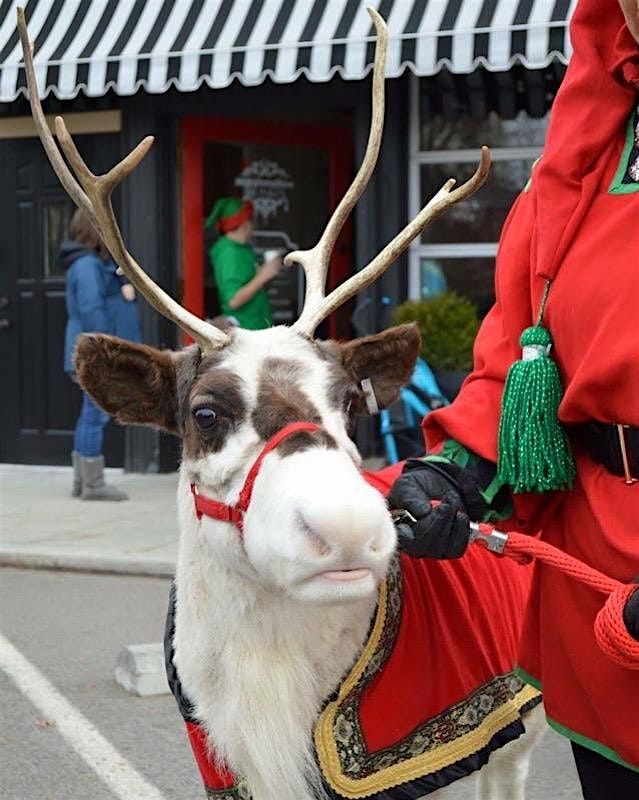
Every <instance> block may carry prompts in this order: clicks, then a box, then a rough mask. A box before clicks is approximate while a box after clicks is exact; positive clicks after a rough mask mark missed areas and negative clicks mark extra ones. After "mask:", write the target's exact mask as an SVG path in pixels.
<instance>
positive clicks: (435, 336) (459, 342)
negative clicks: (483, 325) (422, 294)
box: [394, 292, 479, 370]
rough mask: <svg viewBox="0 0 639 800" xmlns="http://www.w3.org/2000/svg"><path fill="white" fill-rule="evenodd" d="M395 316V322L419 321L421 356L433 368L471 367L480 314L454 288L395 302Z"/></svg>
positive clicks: (464, 368)
mask: <svg viewBox="0 0 639 800" xmlns="http://www.w3.org/2000/svg"><path fill="white" fill-rule="evenodd" d="M394 319H395V322H396V323H398V324H402V323H405V322H416V323H417V324H418V325H419V330H420V333H421V335H422V356H423V358H424V359H425V360H426V361H427V362H428V364H429V366H431V367H432V368H433V369H451V370H453V369H459V370H470V369H471V368H472V365H473V342H474V341H475V336H476V335H477V331H478V329H479V317H478V316H477V309H476V307H475V306H474V305H473V303H471V301H470V300H467V299H466V298H465V297H461V296H460V295H458V294H456V293H455V292H444V293H443V294H440V295H438V296H437V297H432V298H430V299H428V300H417V301H414V300H409V301H408V302H406V303H402V305H400V306H397V308H396V309H395V312H394Z"/></svg>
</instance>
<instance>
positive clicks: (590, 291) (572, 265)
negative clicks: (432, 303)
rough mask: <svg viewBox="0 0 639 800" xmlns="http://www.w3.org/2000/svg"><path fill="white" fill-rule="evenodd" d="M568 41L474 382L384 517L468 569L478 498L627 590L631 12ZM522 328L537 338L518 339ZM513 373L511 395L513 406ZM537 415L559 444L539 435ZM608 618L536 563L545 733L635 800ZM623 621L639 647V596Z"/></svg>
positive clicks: (501, 265)
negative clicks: (600, 620)
mask: <svg viewBox="0 0 639 800" xmlns="http://www.w3.org/2000/svg"><path fill="white" fill-rule="evenodd" d="M571 38H572V43H573V47H574V54H573V57H572V59H571V62H570V65H569V67H568V70H567V72H566V76H565V79H564V81H563V83H562V86H561V88H560V91H559V92H558V94H557V97H556V100H555V103H554V105H553V109H552V112H551V120H550V126H549V130H548V135H547V140H546V146H545V148H544V153H543V155H542V157H541V159H540V160H539V161H538V163H537V164H536V165H535V167H534V168H533V170H532V174H531V179H530V181H529V182H528V185H527V186H526V188H525V189H524V191H522V193H521V195H520V196H519V198H518V199H517V200H516V202H515V204H514V206H513V208H512V209H511V212H510V214H509V216H508V218H507V220H506V222H505V224H504V228H503V231H502V235H501V241H500V245H499V251H498V255H497V265H496V303H495V305H494V307H493V308H492V310H491V311H490V312H489V314H488V315H487V317H486V318H485V320H484V322H483V324H482V327H481V330H480V332H479V335H478V337H477V341H476V344H475V353H474V371H473V372H472V374H471V375H470V376H469V377H468V379H467V380H466V382H465V383H464V385H463V387H462V390H461V392H460V394H459V395H458V397H457V398H456V400H455V401H454V402H453V403H452V404H451V405H450V406H448V407H446V408H444V409H441V410H437V411H435V412H433V413H431V414H429V415H428V416H427V417H426V418H425V420H424V423H423V428H424V434H425V438H426V444H427V452H428V453H429V455H428V456H427V457H426V459H425V460H423V461H417V462H415V461H411V462H408V463H407V465H406V468H405V470H404V472H403V474H402V476H401V477H400V478H399V479H398V481H397V482H396V483H395V485H394V487H393V489H392V491H391V493H390V496H389V502H390V504H391V507H395V508H407V509H408V510H410V511H411V513H412V514H413V516H414V517H416V518H417V522H416V523H415V524H414V525H413V526H407V525H404V526H401V527H400V530H399V534H400V547H403V549H404V550H406V551H407V552H409V553H410V554H413V555H417V556H425V557H429V556H430V557H440V558H441V557H458V556H460V555H461V554H462V553H463V552H464V550H465V547H466V544H467V542H468V533H469V528H468V523H469V507H468V502H466V501H467V500H468V498H469V497H473V496H475V495H476V493H477V491H479V492H480V494H481V495H482V497H483V500H484V502H485V513H484V515H483V516H484V519H492V520H495V519H497V518H501V519H503V520H505V518H508V519H507V520H505V521H504V522H502V523H500V527H503V528H504V529H508V528H509V527H510V528H511V529H519V530H524V531H526V532H529V533H531V534H535V533H537V532H539V531H540V532H541V533H540V535H541V538H542V539H544V540H545V541H547V542H550V543H551V544H553V545H555V546H557V547H559V548H560V549H561V550H563V551H565V552H567V553H569V554H571V555H573V556H576V557H577V558H579V559H581V560H582V561H584V562H586V563H587V564H590V565H592V566H593V567H595V568H597V569H599V570H601V571H602V572H604V573H606V574H608V575H609V576H611V577H613V578H616V579H618V580H620V581H622V582H624V583H631V582H632V581H633V580H636V579H637V576H639V480H638V479H639V323H638V321H637V317H638V314H639V107H638V105H639V4H638V3H637V0H619V2H617V0H580V2H579V3H578V5H577V8H576V10H575V13H574V16H573V19H572V22H571ZM526 329H528V331H527V332H526V336H528V337H529V331H532V332H533V338H532V339H531V338H525V337H522V331H525V330H526ZM538 334H543V336H544V337H547V338H543V339H542V340H540V339H538V338H535V336H537V335H538ZM520 337H522V338H524V342H523V345H524V352H523V358H522V349H521V347H522V345H521V344H520ZM549 345H551V347H549ZM549 351H550V353H551V355H552V357H553V359H554V362H555V363H556V365H557V367H556V368H555V367H552V369H555V372H556V370H557V369H558V375H559V378H560V380H561V386H560V387H559V388H560V389H561V387H563V394H562V395H561V396H560V395H559V393H558V395H557V403H558V408H557V410H556V411H555V412H554V419H550V420H549V418H550V417H552V416H553V415H552V414H549V413H547V410H548V408H549V406H544V408H545V409H546V410H545V411H544V408H542V411H541V412H539V411H538V406H535V404H536V403H537V404H538V402H539V397H535V394H536V393H537V394H539V392H540V391H541V390H540V389H539V386H540V385H541V384H540V383H539V381H542V382H543V381H544V380H546V379H545V378H539V377H538V375H539V373H535V372H534V369H533V370H532V371H531V369H530V366H531V365H530V363H529V362H530V361H532V360H534V359H535V357H538V358H539V359H540V360H539V361H538V362H537V363H538V364H540V365H542V366H543V367H544V369H545V368H546V366H548V367H549V364H550V358H549V355H548V354H549ZM520 359H521V360H520ZM518 360H520V361H519V364H517V368H516V370H515V368H513V370H511V373H512V375H513V383H515V382H516V379H515V372H517V370H518V373H517V374H518V375H519V376H521V377H520V379H519V383H518V387H517V388H516V389H513V390H512V391H511V390H508V391H506V392H504V388H505V385H506V383H507V376H508V375H509V370H510V369H511V365H513V363H514V362H517V361H518ZM542 362H543V363H542ZM549 368H550V367H549ZM508 380H509V381H510V378H508ZM557 385H558V386H559V381H557ZM513 398H514V399H513ZM544 402H545V401H544ZM513 409H514V410H513ZM544 416H545V417H546V419H545V420H544V419H543V417H544ZM517 417H518V419H517ZM537 418H539V419H542V422H543V423H544V424H545V422H548V421H550V423H552V424H554V425H555V426H556V427H555V429H553V430H551V432H550V433H549V432H548V429H547V430H546V432H545V433H544V434H543V435H542V433H541V432H540V431H541V428H540V429H539V431H537V432H536V433H535V431H534V429H533V425H534V421H535V419H537ZM500 420H501V421H500ZM513 420H514V423H515V424H516V425H518V426H519V427H518V428H516V429H513V428H512V424H513ZM531 420H532V422H531ZM557 421H558V423H559V424H557ZM531 431H532V433H531ZM513 464H514V466H513ZM430 500H442V501H443V502H442V503H441V504H439V505H436V507H431V505H430V504H429V501H430ZM602 603H603V598H602V596H601V595H600V594H598V593H597V592H595V591H594V590H592V589H590V588H588V587H586V586H583V585H581V584H578V583H576V582H575V581H573V580H571V579H570V578H569V577H566V576H565V575H564V574H563V573H561V572H559V571H557V570H555V569H553V568H550V567H546V566H543V565H536V566H535V573H534V580H533V587H532V591H531V596H530V599H529V603H528V609H527V613H526V620H525V625H524V634H523V638H522V642H521V645H520V657H519V665H520V673H521V675H522V676H523V677H524V678H525V679H526V680H527V681H528V682H530V683H532V684H534V685H536V686H538V687H541V688H542V689H543V697H544V706H545V711H546V715H547V718H548V722H549V723H550V725H551V726H552V727H553V728H555V730H557V731H559V733H561V734H563V735H565V736H567V737H568V738H569V739H570V740H571V742H572V747H573V751H574V755H575V761H576V765H577V770H578V773H579V777H580V780H581V784H582V789H583V794H584V797H585V798H586V799H587V800H617V799H618V800H621V799H622V798H623V800H628V799H629V798H631V797H633V798H634V797H636V798H639V672H638V671H637V670H636V669H631V668H630V665H629V666H628V668H626V667H625V666H620V665H617V664H615V663H613V661H612V660H609V658H608V657H607V656H606V655H605V654H604V653H603V652H602V651H601V650H600V649H599V648H598V646H597V643H596V642H595V638H594V634H593V621H594V618H595V615H596V613H597V611H598V610H599V608H600V607H601V605H602ZM497 613H498V612H497ZM624 621H625V623H626V627H627V628H628V631H629V633H630V635H631V636H634V637H635V638H637V639H639V590H638V591H635V592H634V594H632V595H631V596H630V599H629V600H628V602H627V604H626V607H625V609H624Z"/></svg>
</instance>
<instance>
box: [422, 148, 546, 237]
mask: <svg viewBox="0 0 639 800" xmlns="http://www.w3.org/2000/svg"><path fill="white" fill-rule="evenodd" d="M532 164H533V161H532V160H523V159H522V160H517V161H494V162H493V164H492V167H491V171H490V175H489V177H488V180H487V181H486V183H485V185H484V186H483V187H482V188H481V189H480V190H479V191H478V192H477V193H476V194H474V195H473V196H472V197H470V198H469V199H468V200H464V202H463V203H458V204H457V205H455V206H453V207H452V208H451V209H450V210H449V211H447V212H446V213H445V214H444V216H442V217H440V218H439V219H438V220H436V221H435V222H434V223H433V224H432V225H430V226H429V227H428V228H426V230H425V231H424V232H423V233H422V237H421V241H422V242H424V243H428V244H431V243H438V244H445V243H449V242H496V241H498V240H499V234H500V232H501V228H502V225H503V224H504V220H505V219H506V215H507V214H508V211H509V209H510V207H511V205H512V204H513V201H514V200H515V198H516V197H517V195H518V194H519V192H521V190H522V189H523V188H524V186H525V185H526V181H527V180H528V177H529V176H530V168H531V166H532ZM420 169H421V187H422V205H425V204H426V203H427V202H428V200H429V199H430V198H431V197H432V196H433V195H434V194H435V193H436V192H437V191H439V189H440V188H441V187H442V185H443V184H444V183H445V182H446V181H447V180H448V178H452V177H454V178H455V179H456V180H457V182H458V183H460V184H461V183H463V182H464V181H466V180H468V178H470V176H471V175H472V174H473V172H474V171H475V164H455V163H446V164H422V166H421V168H420Z"/></svg>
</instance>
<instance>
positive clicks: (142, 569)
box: [0, 550, 175, 578]
mask: <svg viewBox="0 0 639 800" xmlns="http://www.w3.org/2000/svg"><path fill="white" fill-rule="evenodd" d="M0 567H21V568H23V569H52V570H64V571H67V572H94V573H96V572H97V573H107V574H111V575H138V576H144V577H152V578H173V577H174V576H175V564H174V563H173V562H171V561H149V560H145V559H142V558H137V559H136V558H119V557H118V556H105V557H99V556H70V555H64V554H62V555H54V554H42V553H24V552H20V551H16V550H0Z"/></svg>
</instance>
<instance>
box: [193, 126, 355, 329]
mask: <svg viewBox="0 0 639 800" xmlns="http://www.w3.org/2000/svg"><path fill="white" fill-rule="evenodd" d="M181 145H182V277H183V282H184V291H183V304H184V305H185V306H186V308H188V309H189V310H190V311H192V312H193V313H195V314H197V315H198V316H201V317H204V316H207V315H210V314H211V309H210V308H207V300H206V297H207V295H206V287H207V285H210V283H211V278H212V275H211V268H210V265H209V263H208V259H207V257H206V251H207V249H208V247H209V245H210V242H209V241H208V240H207V239H206V238H205V236H208V234H205V231H204V221H205V219H206V216H207V215H208V213H209V210H210V208H211V206H212V204H213V202H214V201H215V200H216V199H217V197H218V196H228V195H235V196H238V197H242V196H244V197H249V198H250V199H251V200H252V201H253V206H254V209H255V220H254V221H255V228H256V234H255V236H256V242H255V244H256V249H257V250H258V253H259V249H260V244H261V245H262V247H263V248H264V249H266V248H267V247H269V246H273V245H276V246H278V247H280V246H281V249H283V250H287V249H301V250H305V249H308V248H310V247H312V246H313V245H315V244H316V242H317V239H319V236H320V235H321V232H322V231H323V229H324V226H325V225H326V223H327V221H328V219H329V216H330V214H331V213H332V211H333V210H334V209H335V208H336V207H337V204H338V203H339V201H340V200H341V198H342V196H343V195H344V193H345V192H346V189H347V188H348V185H349V182H350V179H351V169H352V164H351V155H350V154H351V148H350V145H351V136H350V131H349V130H348V129H347V128H344V127H338V126H319V125H306V124H296V123H288V122H287V123H280V122H273V121H264V120H260V121H257V120H246V119H229V118H222V119H217V118H212V117H191V118H188V119H185V120H183V122H182V129H181ZM351 252H352V251H351V226H350V222H347V223H346V225H345V226H344V229H343V231H342V233H341V235H340V237H339V239H338V241H337V244H336V246H335V249H334V252H333V257H332V259H331V265H330V269H329V275H328V288H329V289H330V288H332V287H334V286H336V285H337V284H338V283H340V282H341V281H342V280H344V278H346V277H348V276H349V275H350V274H351V273H352V270H353V265H352V260H351ZM301 294H302V284H301V279H300V276H299V268H293V270H283V272H282V274H281V278H280V277H279V276H278V278H277V279H276V280H275V281H273V282H272V284H269V295H270V296H271V305H272V306H273V312H274V319H275V322H276V324H277V323H285V324H287V323H290V322H292V321H293V320H294V318H295V317H296V316H297V313H298V310H299V308H300V305H301ZM323 332H324V333H326V334H327V335H328V336H330V337H332V338H348V337H349V336H350V312H349V309H348V305H347V306H346V307H345V308H344V309H341V310H339V311H337V312H335V314H333V315H332V316H331V317H330V318H329V320H328V324H327V325H326V327H325V330H324V331H323Z"/></svg>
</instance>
